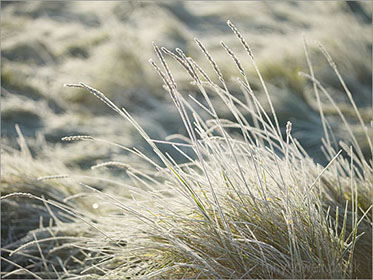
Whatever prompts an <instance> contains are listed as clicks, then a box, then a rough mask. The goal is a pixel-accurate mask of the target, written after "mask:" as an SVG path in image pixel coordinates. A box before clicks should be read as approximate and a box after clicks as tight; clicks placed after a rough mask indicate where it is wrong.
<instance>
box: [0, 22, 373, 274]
mask: <svg viewBox="0 0 373 280" xmlns="http://www.w3.org/2000/svg"><path fill="white" fill-rule="evenodd" d="M228 25H229V26H230V27H231V29H232V30H233V32H234V34H235V35H236V36H237V37H238V39H239V42H240V43H242V45H243V47H244V49H245V50H246V52H247V54H248V55H249V58H250V61H251V62H252V65H253V66H254V69H255V72H256V74H257V75H258V77H259V81H260V85H261V87H262V88H263V91H264V93H265V96H266V100H265V102H263V101H259V100H258V98H257V97H256V94H255V92H254V91H253V90H252V88H251V86H250V83H249V80H250V79H249V77H247V75H246V72H245V71H244V64H243V63H241V62H240V61H239V59H238V58H237V57H236V56H235V55H234V53H233V52H232V51H231V50H230V48H229V46H227V44H224V43H222V46H223V49H225V51H227V52H228V55H229V57H231V58H232V59H233V62H234V64H235V65H236V66H237V67H238V71H239V73H240V74H241V78H237V83H238V86H239V87H240V88H241V89H242V96H238V95H235V94H233V93H231V92H230V91H229V87H228V85H227V83H226V82H225V78H224V76H223V74H222V72H221V71H220V69H219V66H218V64H217V63H216V62H215V60H214V58H213V57H212V55H211V54H210V53H209V52H208V51H207V49H206V47H205V46H204V45H203V44H202V43H201V42H200V41H199V40H196V43H197V45H198V46H199V48H200V49H201V50H202V52H203V53H204V54H205V56H206V58H207V60H208V61H209V63H210V64H211V66H212V68H213V69H214V71H215V74H216V75H217V78H218V83H215V82H214V80H215V78H212V77H209V76H208V74H206V72H205V71H203V70H202V68H201V67H200V66H199V65H198V64H197V63H196V62H195V61H194V60H192V59H191V58H189V57H187V56H186V55H185V54H184V53H183V52H182V51H181V50H180V49H177V50H176V52H177V53H173V52H171V51H169V50H167V49H165V48H159V47H158V46H157V45H155V44H154V49H155V51H156V54H157V56H158V58H159V59H160V65H161V67H159V66H158V65H157V64H156V62H154V61H153V60H151V61H150V62H151V64H152V65H153V66H154V67H155V69H156V72H157V73H158V74H159V75H160V77H161V79H162V81H163V83H164V85H165V88H166V89H167V91H168V92H169V93H170V96H171V99H172V101H173V102H174V103H175V106H176V108H177V110H178V112H179V114H180V117H181V120H182V122H183V124H184V126H185V130H186V132H187V135H188V137H187V138H186V137H184V136H177V135H176V136H175V135H174V136H172V137H170V138H167V139H166V140H165V141H157V140H154V139H152V138H151V137H150V136H149V135H148V134H147V132H146V131H145V130H144V129H143V128H142V127H141V126H140V125H139V123H138V122H137V121H136V120H135V119H134V118H133V117H132V116H131V115H130V114H129V113H128V111H127V110H126V109H124V108H120V107H118V106H117V105H115V104H114V103H113V102H112V101H110V99H108V98H107V97H106V96H105V95H104V94H103V93H101V92H100V91H98V90H96V89H94V88H92V87H90V86H88V85H86V84H84V83H80V84H77V85H75V84H69V85H68V86H70V87H71V86H72V87H78V88H83V89H85V90H88V91H89V92H90V93H91V94H93V95H94V96H96V97H98V98H99V99H101V101H103V102H104V103H105V104H106V105H108V106H109V107H110V108H111V109H113V110H114V111H115V112H117V113H118V114H119V115H120V116H121V117H123V118H124V119H126V120H127V121H128V122H130V123H131V124H132V126H133V127H134V128H135V129H136V130H137V131H138V133H139V134H140V135H141V136H142V137H143V139H144V140H145V141H146V142H147V143H148V144H149V146H150V147H151V149H152V150H153V152H154V153H155V154H156V155H157V157H158V158H157V159H154V157H153V156H152V155H151V154H150V153H149V155H147V154H144V153H143V152H141V151H140V150H138V149H136V148H127V147H125V146H121V145H119V144H115V143H111V142H109V141H104V140H99V139H95V138H94V137H91V136H72V137H67V138H65V139H64V140H68V141H80V140H83V141H86V140H88V141H93V142H95V141H96V142H97V141H98V142H100V143H101V144H109V145H112V146H114V147H117V148H121V149H123V150H125V151H126V152H128V153H130V154H132V155H133V156H135V157H138V158H139V159H140V160H142V161H143V162H144V163H146V164H144V165H143V166H140V167H139V166H135V165H131V164H130V163H128V162H126V163H122V162H117V161H115V162H113V161H110V162H106V163H102V164H99V165H95V166H93V168H94V169H97V168H103V167H113V166H114V167H119V168H121V169H122V171H123V172H125V174H126V176H128V177H127V178H129V179H130V182H131V183H128V184H127V183H124V182H121V181H120V180H117V181H116V182H113V181H109V180H108V179H106V181H105V179H104V178H102V179H101V181H100V182H99V184H97V181H96V183H94V180H93V181H92V178H84V177H83V176H81V177H79V175H78V176H71V175H69V176H65V175H63V176H62V177H58V176H52V177H41V178H39V181H35V177H37V176H44V175H46V174H41V173H40V172H39V171H37V170H36V169H37V165H36V164H35V162H33V159H32V157H31V156H30V154H29V151H28V149H27V145H26V144H25V141H24V140H22V139H23V137H22V134H21V133H19V139H20V146H21V147H22V151H21V152H16V151H13V152H12V153H13V155H12V156H10V155H11V154H12V153H9V154H6V155H5V158H3V160H4V161H5V162H6V163H7V164H9V170H8V171H3V172H6V174H7V175H6V177H5V180H13V181H12V182H8V183H9V185H11V186H13V187H15V189H14V190H13V189H8V188H7V187H5V188H4V187H3V189H5V190H6V193H3V195H4V194H5V196H3V197H2V208H3V211H5V212H6V213H9V218H10V220H9V221H7V222H6V224H7V225H9V227H12V223H13V221H14V222H16V225H15V228H13V227H12V228H7V229H5V232H7V233H8V236H9V237H8V238H10V239H11V240H10V241H12V242H9V240H8V241H6V242H5V243H6V244H8V245H7V246H5V247H3V255H2V260H3V270H2V271H3V277H4V278H6V277H11V276H14V275H21V274H22V275H29V276H33V277H35V278H52V277H53V278H54V277H55V278H69V279H70V278H92V279H98V278H104V279H108V278H113V279H118V278H139V277H148V278H215V279H225V278H267V279H269V278H334V279H335V278H355V277H358V278H371V277H372V275H371V270H372V267H371V263H372V262H371V260H372V259H371V257H372V256H371V248H372V247H371V246H372V231H371V229H372V211H371V207H372V205H371V201H372V200H371V198H372V183H373V169H372V158H371V154H370V153H368V154H366V153H363V152H362V150H361V148H360V140H357V138H356V136H355V134H354V131H352V129H351V126H350V125H349V123H348V121H347V120H346V118H345V116H344V114H343V112H342V111H341V110H340V109H339V107H338V105H337V104H335V103H333V102H334V101H333V99H332V98H331V97H330V94H328V92H327V90H326V89H325V88H324V87H323V86H322V84H321V83H320V82H319V81H318V80H317V79H316V78H315V73H314V71H313V68H312V65H311V61H312V58H310V55H309V52H308V48H307V45H306V43H305V50H306V57H307V60H308V66H309V70H310V74H302V75H303V76H304V77H306V78H307V79H309V80H310V81H311V82H312V85H313V88H314V92H315V94H316V98H317V100H319V98H320V96H323V97H325V96H326V97H327V98H328V99H329V100H330V102H331V104H332V105H333V106H334V105H335V106H334V107H335V110H336V111H337V113H338V115H339V117H340V118H341V119H342V123H343V125H344V126H345V129H346V131H347V133H348V137H346V139H345V140H344V141H341V142H339V143H335V142H333V137H334V136H333V134H332V131H331V130H330V129H329V125H328V121H327V118H326V117H325V115H324V112H323V107H322V106H321V105H320V103H318V109H319V111H320V114H321V119H322V121H323V131H324V146H323V149H324V154H325V156H326V158H327V159H328V164H326V165H325V166H321V165H319V164H316V163H315V162H314V161H313V160H312V158H311V157H310V156H308V155H307V153H306V152H305V151H304V149H303V148H302V146H301V145H300V144H299V142H298V141H297V140H296V139H295V138H294V137H293V135H292V124H291V123H290V122H288V123H287V125H286V126H285V127H282V126H281V125H280V123H279V121H278V118H277V117H276V113H275V108H274V106H273V104H272V101H271V100H272V99H271V95H270V92H269V89H268V88H267V86H266V84H265V82H264V79H263V77H262V75H261V72H260V70H259V67H258V66H257V64H256V61H255V58H254V55H253V53H252V52H251V50H250V47H249V45H248V43H247V42H246V41H245V39H244V37H243V36H242V35H241V33H240V32H239V31H238V29H237V28H236V27H235V26H234V25H233V24H232V23H231V22H228ZM321 51H322V52H323V54H324V55H325V57H326V59H327V60H328V61H329V63H330V64H331V66H332V69H333V70H334V71H335V73H336V75H337V77H338V79H339V80H340V82H341V83H342V86H343V88H344V90H345V92H346V94H347V97H348V100H349V101H350V102H351V104H352V106H353V109H354V110H353V114H355V117H356V118H357V119H358V121H359V122H360V127H361V131H362V133H363V136H362V137H363V138H364V139H366V140H365V141H366V143H367V145H368V146H369V149H370V152H373V149H372V144H371V137H372V130H371V128H369V127H368V126H367V124H366V122H365V121H364V120H363V119H362V117H361V114H360V112H359V109H358V108H357V106H356V105H355V103H354V100H353V98H352V96H351V93H350V91H349V89H348V88H347V86H346V85H345V84H344V81H343V79H342V77H341V75H340V74H339V72H338V69H337V66H336V65H335V63H334V62H333V61H332V58H331V56H330V55H329V54H328V53H327V52H326V51H325V49H324V48H322V47H321ZM164 54H166V55H168V56H170V57H171V58H173V59H175V60H176V61H177V62H178V63H179V64H180V65H181V67H183V68H184V69H185V70H186V72H187V73H188V74H189V75H190V76H191V79H192V83H193V85H194V86H195V87H196V88H197V89H198V90H199V91H200V93H201V95H202V98H199V99H198V100H197V99H192V100H191V101H188V100H187V98H186V95H185V94H184V93H183V91H182V89H180V88H179V87H178V85H177V83H176V81H175V78H174V76H173V74H172V70H171V69H170V68H169V66H168V65H169V63H168V61H166V58H165V57H164ZM212 95H215V96H218V97H219V98H220V99H221V101H222V102H223V104H225V106H226V107H227V109H228V111H229V112H230V114H231V116H230V120H228V119H223V118H221V117H219V115H218V113H217V111H216V110H215V108H214V105H213V102H212V99H211V96H212ZM329 97H330V98H329ZM264 103H266V104H264ZM268 105H269V108H270V110H269V112H267V111H266V110H265V109H264V107H265V106H268ZM245 116H249V117H248V118H247V117H245ZM282 131H285V133H284V134H282ZM161 142H162V143H166V144H168V145H170V146H171V147H173V148H174V149H175V150H176V151H177V152H178V153H179V155H180V156H182V157H184V160H183V163H177V162H176V160H174V159H173V157H172V156H171V155H170V154H168V153H165V152H163V151H162V150H161V149H160V148H159V147H158V145H159V144H160V143H161ZM16 157H17V158H18V159H19V158H22V164H25V165H27V166H29V167H30V168H29V169H28V168H20V169H17V168H16V166H17V165H18V164H20V161H19V160H17V161H15V160H14V159H15V158H16ZM12 162H14V164H13V165H12V164H11V163H12ZM43 165H45V163H43ZM123 167H125V168H123ZM17 170H21V171H19V172H18V171H17ZM22 170H28V172H29V173H27V174H28V175H27V177H26V176H25V175H26V174H25V173H24V171H22ZM61 172H63V169H61V168H58V167H57V168H56V173H55V174H61ZM47 173H48V174H53V173H52V172H51V170H50V171H48V172H47ZM66 173H67V174H68V172H66ZM63 174H65V173H64V172H63ZM87 177H88V176H87ZM20 178H21V179H20ZM28 178H29V179H28ZM48 179H49V180H48ZM88 179H89V180H90V183H87V181H86V180H88ZM2 180H3V179H2ZM30 180H31V181H30ZM56 180H57V181H56ZM17 182H19V183H20V184H22V186H19V185H18V183H17ZM78 182H80V184H78ZM5 183H7V181H5ZM106 183H107V184H112V185H115V186H116V187H112V188H109V189H107V190H105V191H103V190H102V189H101V188H100V187H97V185H98V186H99V185H102V184H106ZM3 184H4V183H3ZM53 184H62V185H63V186H65V184H66V186H68V187H66V188H60V187H59V188H58V189H61V190H64V191H63V192H62V191H61V193H57V194H56V193H54V187H53ZM73 186H75V187H74V188H75V189H72V188H73ZM76 186H79V187H76ZM29 188H31V189H29ZM119 188H126V190H127V191H128V193H129V195H128V196H120V195H118V194H119V193H120V192H119V191H117V189H119ZM20 190H24V191H22V192H21V191H20ZM35 191H36V193H35ZM30 193H32V194H30ZM42 206H43V207H42ZM11 207H13V209H14V207H16V208H17V209H19V210H17V213H21V214H22V213H23V212H21V210H22V211H23V210H25V211H26V212H27V213H31V215H30V218H31V217H32V219H35V215H34V214H33V213H40V212H38V211H44V212H43V213H44V214H43V215H42V217H43V218H42V219H40V221H39V224H40V225H39V229H35V228H37V223H38V221H36V220H35V221H34V222H32V223H29V222H28V223H27V225H28V226H30V228H29V229H27V230H26V231H29V234H28V235H27V236H26V237H25V238H23V239H20V240H19V238H20V236H19V235H17V233H16V232H17V227H20V226H22V223H21V220H20V217H12V216H11V212H12V211H11V209H12V208H11ZM40 207H42V208H43V209H45V210H40V209H41V208H40ZM29 209H37V210H35V211H36V212H32V211H34V210H32V211H31V210H29ZM25 215H26V214H25ZM46 220H49V221H46ZM22 230H23V231H24V230H25V229H22ZM22 230H21V232H22ZM4 263H7V264H4Z"/></svg>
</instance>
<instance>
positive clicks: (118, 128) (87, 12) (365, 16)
mask: <svg viewBox="0 0 373 280" xmlns="http://www.w3.org/2000/svg"><path fill="white" fill-rule="evenodd" d="M1 5H2V10H1V27H2V29H1V58H2V63H1V101H2V110H1V134H2V144H3V145H2V146H3V151H2V153H4V152H5V151H7V152H9V151H11V150H12V148H16V149H18V146H19V144H18V143H17V141H16V136H17V133H16V128H15V125H16V124H18V125H19V127H20V130H21V131H22V133H23V135H24V136H25V139H26V142H27V144H28V145H29V147H30V151H31V153H32V155H33V157H34V160H39V159H40V160H47V161H49V162H51V161H52V162H58V164H61V165H63V166H66V167H68V168H70V170H77V171H78V172H81V171H82V170H83V171H84V170H89V167H90V166H92V165H94V164H96V163H100V162H103V161H106V160H122V161H123V160H125V161H131V162H133V161H136V159H135V158H132V157H131V156H130V155H128V154H127V153H126V152H123V151H122V152H121V151H119V150H115V149H113V148H111V147H109V146H105V145H102V144H95V143H92V142H72V143H64V142H61V137H64V136H69V135H91V136H94V137H97V138H104V139H107V140H110V141H114V142H118V143H120V144H123V145H126V146H128V147H132V146H135V147H138V148H139V149H140V150H142V151H144V150H146V149H148V148H147V147H146V146H144V143H143V142H142V140H141V137H140V136H139V135H138V133H137V132H136V131H135V130H134V129H133V128H132V127H131V125H130V124H129V123H128V122H127V121H126V120H123V119H121V118H120V117H119V116H117V115H116V113H115V112H113V111H112V110H111V109H109V108H108V107H107V106H106V105H105V104H104V103H102V102H101V101H100V100H98V99H97V98H95V97H94V96H92V95H90V94H89V93H87V92H86V91H85V90H82V89H76V88H66V87H63V84H64V83H78V82H84V83H86V84H88V85H90V86H92V87H94V88H96V89H98V90H100V91H102V92H103V93H105V94H106V95H107V96H108V97H109V98H110V99H111V100H112V101H114V103H116V104H117V105H118V106H121V107H124V108H126V109H127V110H128V111H129V112H130V113H131V114H132V115H133V116H134V117H135V119H136V120H138V122H139V123H140V124H141V125H142V126H143V127H144V129H145V130H146V131H147V132H148V133H149V134H150V135H151V136H152V137H153V138H155V139H164V138H165V137H166V136H167V135H169V134H174V133H182V134H183V133H185V131H184V129H183V128H182V122H181V120H180V118H179V117H178V115H177V112H176V109H175V108H174V105H173V103H172V101H171V99H170V97H169V96H168V93H167V92H166V91H165V90H164V89H163V88H162V82H161V80H160V79H159V77H158V75H157V73H155V71H154V69H153V68H152V66H151V65H150V64H149V63H148V59H149V58H153V59H156V56H155V54H154V52H153V49H152V41H155V42H156V43H157V44H158V45H160V46H166V47H167V48H169V49H171V50H174V49H175V48H176V47H178V48H180V49H182V50H183V51H184V52H185V53H186V54H187V55H188V56H191V57H193V58H194V59H195V60H196V61H197V62H199V63H200V65H201V66H202V67H203V68H204V69H205V71H206V72H207V73H208V74H209V75H210V77H212V78H213V79H215V81H216V82H218V79H217V77H216V75H215V74H214V72H213V70H212V68H211V66H210V65H209V64H208V62H207V60H206V59H205V57H204V56H203V54H202V53H201V52H200V51H199V49H198V47H197V46H196V44H195V43H194V41H193V38H194V37H197V38H199V39H200V40H201V41H202V42H203V43H204V44H205V46H206V47H207V49H208V50H209V52H210V53H211V55H212V56H213V57H214V59H215V60H216V61H217V63H218V64H219V66H220V68H221V70H222V72H223V75H224V77H225V79H226V81H227V83H228V85H229V87H230V89H231V91H232V92H233V93H234V94H236V95H237V96H239V98H242V94H241V93H240V89H239V87H238V86H237V84H236V83H235V77H238V76H239V72H238V71H237V69H236V68H235V65H234V63H233V62H232V61H231V59H230V57H229V56H228V55H227V54H226V52H225V51H224V50H223V49H222V47H221V46H220V41H221V40H223V41H224V42H225V43H226V44H227V45H228V46H229V47H230V48H231V49H232V50H233V51H234V52H235V53H236V55H237V56H238V57H239V58H240V60H241V62H242V64H243V65H244V67H245V70H246V71H247V73H248V77H249V81H250V82H251V85H252V88H253V89H254V92H255V94H257V96H258V97H259V99H261V100H264V99H263V93H262V88H261V85H260V83H259V80H258V78H257V76H256V74H255V72H254V68H253V66H252V65H251V63H250V60H249V57H248V56H247V55H246V53H245V52H244V50H243V48H242V47H241V45H240V42H239V41H237V39H236V38H235V36H234V34H232V32H231V30H230V29H229V27H228V26H227V25H226V21H227V20H228V19H230V20H231V21H232V22H233V23H234V24H235V25H236V26H237V27H238V28H239V29H240V31H241V32H242V34H243V35H244V36H245V38H246V40H247V41H248V43H249V44H250V46H251V48H252V51H253V52H254V55H255V58H256V60H257V63H258V65H259V68H260V70H261V71H262V74H263V77H264V79H265V81H266V83H267V86H268V88H269V91H270V94H271V97H272V99H273V102H274V107H275V109H276V111H277V113H278V117H279V121H280V125H281V126H282V127H283V129H285V124H286V122H287V121H288V120H290V121H292V123H293V134H294V136H295V137H297V138H298V139H299V140H300V142H301V143H302V144H303V145H304V146H305V148H306V150H307V151H308V152H309V153H310V154H311V156H313V157H314V159H315V160H316V161H319V162H321V163H325V159H324V157H323V155H322V153H321V151H320V145H321V141H320V139H321V137H322V136H323V133H322V128H321V123H320V117H319V112H318V109H317V106H316V99H315V95H314V92H313V88H312V83H310V82H309V81H307V80H306V79H305V78H303V77H301V76H299V75H298V72H299V71H303V72H306V73H308V72H309V71H308V67H307V64H306V58H305V55H304V48H303V37H302V36H303V35H304V36H305V38H306V39H307V41H308V43H309V48H310V52H311V61H312V64H313V67H314V69H315V75H316V77H317V78H318V79H319V80H320V81H321V82H322V84H323V85H324V86H325V87H326V88H327V90H328V91H329V93H330V94H331V95H332V96H333V98H335V100H336V101H337V103H338V104H340V106H341V108H342V111H343V112H344V113H345V114H346V115H347V116H348V117H350V121H351V122H352V123H356V119H355V118H354V117H353V111H352V106H351V105H350V104H349V102H348V100H347V96H346V94H345V93H344V91H343V89H342V87H341V85H340V83H339V82H338V80H337V77H336V75H335V73H334V72H333V70H332V69H331V68H330V67H329V65H328V63H327V61H326V59H325V58H324V57H323V56H322V54H321V52H320V51H319V50H318V48H317V44H316V43H315V41H316V40H317V41H320V42H321V43H322V44H323V45H324V46H325V48H326V49H327V50H328V51H329V53H330V54H331V55H332V57H333V59H334V60H335V62H336V64H337V66H338V68H339V70H340V72H341V73H342V76H343V78H344V79H345V81H346V83H347V85H348V87H349V88H350V90H351V92H352V94H353V96H354V98H355V100H356V102H357V104H358V106H359V108H360V110H361V113H362V115H363V118H364V120H365V121H366V122H367V123H369V121H370V119H371V116H372V115H371V111H372V107H371V106H372V94H371V92H372V81H371V77H372V72H371V69H372V68H371V63H372V26H371V14H372V2H371V1H362V2H356V1H351V2H347V1H326V2H322V1H315V2H314V1H277V2H274V1H268V2H267V1H260V2H259V1H237V2H235V1H229V2H228V1H217V2H213V1H211V2H208V1H202V2H199V1H188V2H179V1H173V2H170V1H166V2H159V3H154V2H148V1H147V2H142V1H105V2H104V1H101V2H100V1H92V2H90V1H80V2H75V1H58V2H54V1H45V2H44V1H20V2H13V1H12V2H7V1H2V2H1ZM169 64H170V66H171V68H172V71H173V73H174V75H175V77H176V80H177V83H178V85H179V87H180V88H181V89H182V92H183V93H185V96H188V95H192V96H194V97H196V98H197V99H199V98H200V95H199V94H198V92H197V91H196V88H195V87H194V86H193V85H191V83H190V79H189V78H188V75H187V74H186V73H185V72H184V70H183V69H182V68H181V67H180V66H179V65H177V64H176V63H173V62H172V61H169ZM322 100H323V104H324V109H325V111H326V114H327V115H328V116H329V118H330V124H331V126H332V128H333V130H334V132H335V135H336V138H338V137H343V135H344V133H345V132H344V131H343V129H341V128H340V120H339V118H338V115H337V112H336V111H335V109H334V108H333V107H332V106H331V104H330V103H329V102H328V101H327V99H326V97H325V96H322ZM219 102H220V101H219V100H218V98H216V100H215V104H216V106H217V110H218V112H219V114H220V116H221V117H222V118H232V116H231V115H230V114H229V112H228V110H227V109H226V108H225V107H224V106H223V105H222V104H221V103H219ZM266 108H267V109H268V106H267V107H266ZM356 133H357V135H362V133H361V131H359V128H356ZM358 139H360V138H358ZM361 139H363V138H361ZM361 141H362V142H361V144H362V146H363V148H364V147H365V146H366V143H365V142H364V140H361ZM162 148H163V149H168V148H167V147H166V146H165V147H162ZM170 152H171V153H172V151H170ZM2 164H6V163H5V162H2ZM46 175H48V174H46Z"/></svg>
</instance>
